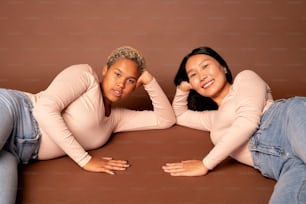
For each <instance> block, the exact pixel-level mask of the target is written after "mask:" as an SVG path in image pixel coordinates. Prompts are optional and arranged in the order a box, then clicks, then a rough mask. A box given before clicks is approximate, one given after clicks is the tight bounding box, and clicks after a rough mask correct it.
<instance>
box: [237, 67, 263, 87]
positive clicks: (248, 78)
mask: <svg viewBox="0 0 306 204" xmlns="http://www.w3.org/2000/svg"><path fill="white" fill-rule="evenodd" d="M258 81H262V82H263V81H264V80H263V79H262V78H261V77H260V76H259V75H258V74H257V73H256V72H254V71H252V70H243V71H241V72H239V73H238V74H237V76H236V77H235V80H234V84H237V83H241V82H244V83H253V82H258Z"/></svg>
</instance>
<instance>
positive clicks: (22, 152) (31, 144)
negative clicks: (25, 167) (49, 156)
mask: <svg viewBox="0 0 306 204" xmlns="http://www.w3.org/2000/svg"><path fill="white" fill-rule="evenodd" d="M39 140H40V135H37V136H35V137H34V138H31V139H22V138H16V153H17V155H18V157H19V161H20V162H22V163H23V164H27V163H29V161H30V160H31V159H36V158H35V157H36V156H37V151H38V147H39Z"/></svg>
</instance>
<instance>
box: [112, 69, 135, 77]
mask: <svg viewBox="0 0 306 204" xmlns="http://www.w3.org/2000/svg"><path fill="white" fill-rule="evenodd" d="M115 70H117V71H119V72H120V73H124V72H123V71H122V70H121V69H120V67H118V68H115ZM127 78H132V79H135V80H137V77H135V76H128V77H127Z"/></svg>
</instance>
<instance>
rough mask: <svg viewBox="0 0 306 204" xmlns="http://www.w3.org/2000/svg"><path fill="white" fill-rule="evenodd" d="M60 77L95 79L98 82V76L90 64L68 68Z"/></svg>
mask: <svg viewBox="0 0 306 204" xmlns="http://www.w3.org/2000/svg"><path fill="white" fill-rule="evenodd" d="M59 76H63V77H64V76H65V77H69V78H75V79H78V78H84V79H85V78H93V79H95V80H98V76H97V74H96V73H95V71H94V70H93V68H92V67H91V66H90V65H88V64H76V65H71V66H69V67H66V68H65V69H64V70H63V71H62V72H61V73H59Z"/></svg>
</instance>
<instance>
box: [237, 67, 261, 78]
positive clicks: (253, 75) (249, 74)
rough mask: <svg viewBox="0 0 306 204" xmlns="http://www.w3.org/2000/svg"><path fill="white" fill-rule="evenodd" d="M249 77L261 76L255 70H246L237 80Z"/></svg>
mask: <svg viewBox="0 0 306 204" xmlns="http://www.w3.org/2000/svg"><path fill="white" fill-rule="evenodd" d="M248 77H259V75H258V74H257V73H256V72H254V71H253V70H249V69H246V70H243V71H241V72H239V73H238V74H237V76H236V78H235V79H237V78H238V79H239V78H248Z"/></svg>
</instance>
